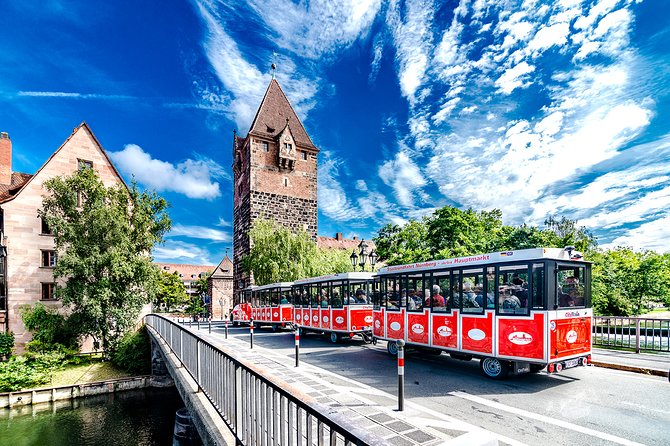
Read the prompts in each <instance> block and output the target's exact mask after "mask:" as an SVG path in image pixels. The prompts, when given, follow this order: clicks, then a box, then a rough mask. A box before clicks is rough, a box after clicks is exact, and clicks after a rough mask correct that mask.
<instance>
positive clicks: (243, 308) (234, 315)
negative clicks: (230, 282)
mask: <svg viewBox="0 0 670 446" xmlns="http://www.w3.org/2000/svg"><path fill="white" fill-rule="evenodd" d="M255 289H256V286H255V285H251V286H249V287H247V288H245V289H243V290H242V291H240V300H239V303H238V304H237V305H235V307H234V308H233V311H231V312H230V317H231V319H232V321H233V327H237V326H238V325H248V324H249V322H250V321H251V317H252V310H253V307H252V305H251V300H252V294H253V292H254V290H255Z"/></svg>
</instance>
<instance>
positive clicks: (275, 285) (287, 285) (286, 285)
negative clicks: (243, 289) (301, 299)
mask: <svg viewBox="0 0 670 446" xmlns="http://www.w3.org/2000/svg"><path fill="white" fill-rule="evenodd" d="M291 285H293V282H277V283H268V284H267V285H258V286H256V288H254V291H263V290H269V289H272V288H291Z"/></svg>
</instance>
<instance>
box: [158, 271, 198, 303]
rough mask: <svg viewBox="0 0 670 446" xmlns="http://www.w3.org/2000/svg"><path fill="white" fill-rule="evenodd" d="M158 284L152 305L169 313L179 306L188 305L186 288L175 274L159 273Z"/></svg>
mask: <svg viewBox="0 0 670 446" xmlns="http://www.w3.org/2000/svg"><path fill="white" fill-rule="evenodd" d="M159 273H160V282H159V283H158V289H157V291H156V295H155V298H154V303H155V304H157V305H160V306H162V307H164V308H165V311H168V312H169V311H171V310H173V309H175V308H176V307H178V306H180V305H186V304H188V303H189V299H188V294H186V287H185V286H184V283H183V282H182V281H181V279H180V278H179V275H178V274H177V273H168V272H166V271H159Z"/></svg>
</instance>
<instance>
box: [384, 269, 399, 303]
mask: <svg viewBox="0 0 670 446" xmlns="http://www.w3.org/2000/svg"><path fill="white" fill-rule="evenodd" d="M385 282H386V290H385V291H386V309H387V310H396V311H399V310H400V280H399V278H398V277H387V278H386V280H385Z"/></svg>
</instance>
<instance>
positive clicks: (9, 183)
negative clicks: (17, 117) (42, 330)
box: [0, 123, 123, 348]
mask: <svg viewBox="0 0 670 446" xmlns="http://www.w3.org/2000/svg"><path fill="white" fill-rule="evenodd" d="M11 161H12V143H11V140H10V138H9V135H8V134H7V133H2V134H0V163H2V165H1V166H0V230H1V231H2V239H1V240H0V242H1V243H2V245H3V246H4V247H6V256H5V257H3V258H2V266H1V268H0V270H2V279H3V281H2V282H3V283H2V286H0V290H1V291H0V293H2V297H1V298H0V305H1V306H0V323H1V327H2V328H0V330H9V331H12V332H14V334H15V336H16V344H17V346H19V348H20V347H21V346H22V345H23V344H24V343H25V342H27V341H28V340H29V339H30V333H29V332H27V331H26V329H25V327H24V325H23V321H22V320H21V314H20V310H19V307H20V306H21V305H25V304H29V305H33V304H35V303H36V302H42V303H43V304H44V305H45V306H60V302H58V301H56V300H54V294H53V290H54V286H55V282H54V276H53V268H54V266H55V263H56V256H55V248H54V239H53V236H52V235H51V234H50V231H49V228H48V227H47V226H46V225H44V224H43V222H42V221H41V219H40V218H39V217H38V216H37V211H38V209H40V208H41V207H42V196H43V195H44V193H45V190H44V188H43V186H42V185H43V183H44V182H45V181H46V180H48V179H50V178H53V177H55V176H59V175H70V174H72V173H73V172H75V171H76V170H77V169H82V168H93V169H95V170H96V172H97V173H98V176H99V177H100V178H101V180H102V182H103V183H104V184H105V186H108V187H109V186H112V185H115V184H123V179H122V178H121V175H119V173H118V172H117V170H116V168H115V167H114V165H113V164H112V162H111V160H110V159H109V157H108V156H107V154H106V153H105V150H104V149H103V148H102V146H101V145H100V143H99V142H98V140H97V139H96V137H95V135H94V134H93V132H92V131H91V129H90V128H89V126H88V125H87V124H86V123H82V124H81V125H79V126H78V127H76V128H75V129H74V130H73V131H72V134H71V135H70V136H69V137H68V138H67V139H66V140H65V142H64V143H63V144H62V145H61V146H60V147H59V148H58V150H56V151H55V152H54V153H53V154H52V155H51V157H49V159H48V160H47V161H46V162H45V163H44V165H43V166H42V167H40V169H39V170H38V171H37V172H36V173H35V174H34V175H31V174H25V173H18V172H13V171H12V165H11Z"/></svg>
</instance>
